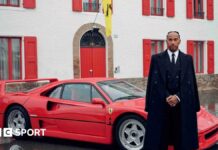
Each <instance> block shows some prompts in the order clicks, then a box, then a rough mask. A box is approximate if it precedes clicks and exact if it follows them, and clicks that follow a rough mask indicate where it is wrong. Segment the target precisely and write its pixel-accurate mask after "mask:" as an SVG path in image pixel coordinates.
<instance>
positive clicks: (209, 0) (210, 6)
mask: <svg viewBox="0 0 218 150" xmlns="http://www.w3.org/2000/svg"><path fill="white" fill-rule="evenodd" d="M207 19H208V20H213V19H214V1H213V0H207Z"/></svg>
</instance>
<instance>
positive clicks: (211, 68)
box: [207, 41, 214, 74]
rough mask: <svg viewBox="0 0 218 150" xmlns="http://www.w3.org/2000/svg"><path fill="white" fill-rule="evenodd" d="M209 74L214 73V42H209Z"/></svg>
mask: <svg viewBox="0 0 218 150" xmlns="http://www.w3.org/2000/svg"><path fill="white" fill-rule="evenodd" d="M207 61H208V63H207V65H208V66H207V72H208V74H212V73H214V41H208V42H207Z"/></svg>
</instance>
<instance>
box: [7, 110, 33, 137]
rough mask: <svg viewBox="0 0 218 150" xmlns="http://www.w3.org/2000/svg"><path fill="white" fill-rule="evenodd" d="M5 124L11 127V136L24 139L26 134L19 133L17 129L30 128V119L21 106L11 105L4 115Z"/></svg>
mask: <svg viewBox="0 0 218 150" xmlns="http://www.w3.org/2000/svg"><path fill="white" fill-rule="evenodd" d="M5 117H6V118H5V126H6V127H7V128H12V133H13V137H14V138H16V139H26V138H27V135H26V134H24V135H19V133H17V132H16V131H17V130H21V129H26V130H28V129H30V128H31V125H30V119H29V116H28V113H27V112H26V110H25V109H24V108H23V107H21V106H12V107H11V108H9V109H8V111H7V112H6V115H5Z"/></svg>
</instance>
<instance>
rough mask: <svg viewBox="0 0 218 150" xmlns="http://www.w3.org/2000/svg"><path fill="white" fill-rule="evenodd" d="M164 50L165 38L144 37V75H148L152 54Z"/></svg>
mask: <svg viewBox="0 0 218 150" xmlns="http://www.w3.org/2000/svg"><path fill="white" fill-rule="evenodd" d="M163 50H164V40H151V39H143V76H144V77H147V76H148V73H149V68H150V62H151V55H153V54H157V53H160V52H162V51H163Z"/></svg>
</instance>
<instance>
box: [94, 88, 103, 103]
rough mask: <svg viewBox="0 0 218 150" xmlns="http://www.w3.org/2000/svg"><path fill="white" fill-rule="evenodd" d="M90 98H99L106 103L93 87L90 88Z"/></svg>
mask: <svg viewBox="0 0 218 150" xmlns="http://www.w3.org/2000/svg"><path fill="white" fill-rule="evenodd" d="M92 98H100V99H102V100H104V101H105V102H106V100H105V98H104V97H103V96H102V95H101V94H100V93H99V92H98V91H97V90H96V88H95V87H94V86H92Z"/></svg>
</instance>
